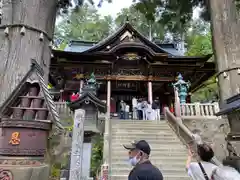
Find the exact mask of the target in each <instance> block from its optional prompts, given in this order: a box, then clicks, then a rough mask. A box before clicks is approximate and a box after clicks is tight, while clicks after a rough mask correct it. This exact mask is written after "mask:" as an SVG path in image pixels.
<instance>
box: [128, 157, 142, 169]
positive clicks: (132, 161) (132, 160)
mask: <svg viewBox="0 0 240 180" xmlns="http://www.w3.org/2000/svg"><path fill="white" fill-rule="evenodd" d="M139 161H140V159H137V155H136V156H135V157H132V158H129V164H130V165H131V166H136V165H137V164H138V163H139Z"/></svg>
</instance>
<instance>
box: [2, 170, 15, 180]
mask: <svg viewBox="0 0 240 180" xmlns="http://www.w3.org/2000/svg"><path fill="white" fill-rule="evenodd" d="M0 180H13V174H12V172H11V171H9V170H4V169H0Z"/></svg>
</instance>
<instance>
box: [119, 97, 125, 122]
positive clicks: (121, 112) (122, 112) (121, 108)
mask: <svg viewBox="0 0 240 180" xmlns="http://www.w3.org/2000/svg"><path fill="white" fill-rule="evenodd" d="M125 106H126V103H125V102H124V101H123V100H121V102H120V119H125Z"/></svg>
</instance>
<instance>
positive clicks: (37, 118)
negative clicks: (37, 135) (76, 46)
mask: <svg viewBox="0 0 240 180" xmlns="http://www.w3.org/2000/svg"><path fill="white" fill-rule="evenodd" d="M32 79H34V80H32ZM31 90H33V91H31ZM48 113H50V115H51V118H50V116H49V115H48ZM48 118H49V119H48ZM52 123H53V124H54V125H55V127H56V131H57V132H56V133H61V132H63V130H64V128H63V127H62V125H61V123H60V118H59V115H58V112H57V110H56V107H55V103H54V102H53V100H52V97H51V95H50V93H49V90H48V88H47V86H46V85H45V83H44V79H43V70H42V68H41V67H40V66H39V64H38V63H37V62H36V61H35V60H32V66H31V68H30V70H29V71H28V72H27V73H26V75H25V76H24V77H23V79H22V80H21V81H20V83H19V84H18V85H17V87H16V88H15V89H14V91H13V92H12V93H11V95H10V96H9V97H8V98H7V100H6V101H5V102H4V103H3V104H2V106H1V107H0V126H1V127H7V126H11V127H12V126H14V127H31V128H39V129H48V130H50V129H51V124H52ZM54 133H55V132H54Z"/></svg>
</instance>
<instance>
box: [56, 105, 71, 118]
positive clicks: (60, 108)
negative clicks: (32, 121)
mask: <svg viewBox="0 0 240 180" xmlns="http://www.w3.org/2000/svg"><path fill="white" fill-rule="evenodd" d="M55 105H56V109H57V111H58V113H59V114H60V116H61V115H64V116H69V117H70V116H73V112H72V111H71V110H70V109H69V107H68V106H67V103H66V102H55Z"/></svg>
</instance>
